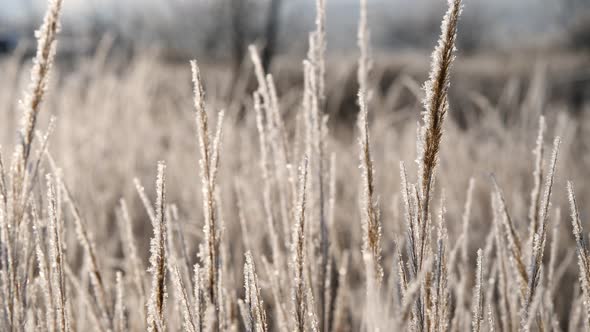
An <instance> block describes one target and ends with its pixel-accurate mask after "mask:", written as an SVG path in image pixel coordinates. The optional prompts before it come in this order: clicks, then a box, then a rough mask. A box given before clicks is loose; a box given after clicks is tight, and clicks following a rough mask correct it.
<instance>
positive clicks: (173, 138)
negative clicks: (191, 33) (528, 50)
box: [0, 0, 590, 332]
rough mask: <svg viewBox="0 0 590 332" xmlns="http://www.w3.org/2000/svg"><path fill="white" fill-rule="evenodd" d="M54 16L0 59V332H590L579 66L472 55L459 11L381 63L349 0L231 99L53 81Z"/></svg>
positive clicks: (141, 80)
mask: <svg viewBox="0 0 590 332" xmlns="http://www.w3.org/2000/svg"><path fill="white" fill-rule="evenodd" d="M65 1H67V0H65ZM61 6H62V0H51V1H49V9H48V11H47V14H46V17H45V20H44V23H43V26H42V27H41V29H40V30H39V31H40V32H39V34H38V51H37V54H36V56H35V58H34V61H33V62H32V63H30V61H28V60H27V61H24V62H23V59H22V57H21V56H20V55H19V54H18V51H17V52H16V53H15V54H14V55H12V56H9V57H6V58H2V59H0V73H2V84H1V85H0V110H1V111H2V114H1V117H2V118H1V121H0V129H1V133H0V143H1V146H2V148H1V149H0V157H1V158H0V330H3V331H21V330H25V331H84V330H88V331H128V330H129V331H142V330H149V331H168V330H169V331H180V330H183V331H189V332H196V331H256V332H260V331H323V332H328V331H392V330H393V331H396V330H403V331H405V330H409V331H467V330H472V331H474V332H479V331H582V330H588V329H590V261H589V260H590V253H589V252H588V248H587V236H586V234H587V233H585V232H586V231H587V230H588V229H590V228H589V227H590V225H589V224H588V222H587V221H586V220H585V216H587V215H588V213H589V212H590V210H588V204H585V202H586V200H587V199H590V187H589V186H588V185H587V182H586V181H587V179H588V176H590V171H589V169H590V158H589V157H588V156H590V151H589V150H590V141H589V140H588V139H587V137H590V132H589V131H590V119H587V117H588V116H589V115H588V114H589V111H590V71H589V70H588V68H590V66H589V65H590V60H589V58H588V56H587V54H582V53H577V54H570V53H551V52H547V53H546V54H535V55H534V56H531V55H530V54H520V55H499V54H495V55H488V56H486V55H477V56H475V55H474V56H469V57H468V56H463V55H462V54H461V50H460V49H459V50H455V47H454V43H455V38H456V34H457V33H459V34H460V33H461V21H460V12H461V8H462V3H461V1H460V0H450V1H449V9H448V11H447V13H446V15H445V17H444V18H442V22H443V24H442V26H441V35H440V39H439V42H438V44H437V45H433V47H434V52H433V55H432V58H428V57H427V56H424V55H417V54H396V55H391V54H389V55H386V54H375V55H373V53H372V51H371V46H370V38H369V35H370V33H369V31H368V29H367V26H366V20H367V17H366V10H364V9H365V8H366V0H361V8H362V9H363V10H361V13H360V15H359V17H360V19H359V33H358V45H359V52H358V54H350V55H346V56H336V55H330V56H329V57H327V56H326V44H325V30H324V29H325V19H326V17H325V13H324V11H323V8H324V7H323V6H324V1H323V0H318V7H317V20H316V30H315V31H313V32H312V33H311V34H310V38H309V44H310V45H309V53H308V56H307V58H306V59H305V60H304V61H303V63H302V64H301V61H300V59H292V58H289V57H286V56H285V57H283V58H278V59H277V60H276V61H275V63H274V65H273V67H272V68H271V70H270V72H269V73H264V72H263V70H262V67H261V65H260V60H259V57H258V51H257V49H256V47H254V46H252V47H251V48H250V54H251V61H250V62H249V64H248V65H247V66H245V68H244V70H243V75H241V76H240V77H238V78H237V79H235V78H232V77H231V72H230V71H229V70H227V69H226V68H225V67H224V65H223V64H219V63H215V62H214V61H209V62H207V61H205V60H204V61H203V62H198V63H197V62H191V63H190V65H189V64H188V63H186V64H178V63H170V62H166V61H164V60H162V59H161V58H159V57H157V56H155V55H154V54H151V53H149V52H147V51H146V52H145V53H143V54H139V55H137V56H135V57H133V58H132V59H120V58H117V57H116V56H112V55H110V49H109V43H108V40H107V39H105V41H104V43H103V45H100V46H99V47H98V48H97V52H96V54H95V55H93V56H91V57H81V58H72V59H69V58H68V59H67V60H64V59H60V57H59V43H56V42H55V41H56V40H59V34H58V31H59V28H58V27H59V17H60V8H61ZM465 10H466V11H467V10H469V7H468V6H467V7H466V8H465ZM328 19H329V17H328ZM56 52H57V56H55V53H56ZM424 81H425V82H426V83H425V84H423V83H422V82H424ZM568 181H571V182H568Z"/></svg>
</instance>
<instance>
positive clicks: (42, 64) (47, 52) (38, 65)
mask: <svg viewBox="0 0 590 332" xmlns="http://www.w3.org/2000/svg"><path fill="white" fill-rule="evenodd" d="M62 4H63V1H62V0H50V2H49V7H48V9H47V11H46V12H45V18H44V19H43V24H42V25H41V28H40V29H39V30H38V31H37V32H36V33H35V35H36V37H37V54H36V56H35V59H34V63H33V68H32V69H31V83H30V85H29V87H28V89H27V93H26V95H25V98H24V101H23V103H22V107H23V117H22V122H21V129H20V132H19V134H20V149H22V158H23V164H27V161H28V158H29V153H30V150H31V144H32V142H33V138H34V131H35V125H36V123H37V115H38V114H39V109H40V105H41V102H42V101H43V96H44V95H45V92H46V90H47V84H48V82H49V76H50V72H51V67H52V66H53V59H54V57H55V52H56V43H57V41H56V40H57V38H56V37H57V34H58V32H59V28H60V26H59V25H60V23H59V20H60V16H61V8H62Z"/></svg>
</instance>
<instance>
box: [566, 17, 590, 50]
mask: <svg viewBox="0 0 590 332" xmlns="http://www.w3.org/2000/svg"><path fill="white" fill-rule="evenodd" d="M568 37H569V44H570V46H571V47H572V48H573V49H579V50H588V49H590V9H586V10H585V11H584V12H583V13H580V14H578V15H577V16H576V18H575V19H574V21H573V22H572V23H571V25H570V26H569V29H568Z"/></svg>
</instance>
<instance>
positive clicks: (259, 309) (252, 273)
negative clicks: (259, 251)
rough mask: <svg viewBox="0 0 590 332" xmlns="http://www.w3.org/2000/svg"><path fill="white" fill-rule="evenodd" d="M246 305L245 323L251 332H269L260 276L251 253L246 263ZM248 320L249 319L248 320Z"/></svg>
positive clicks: (247, 256) (247, 255) (248, 254)
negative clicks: (257, 273) (259, 281)
mask: <svg viewBox="0 0 590 332" xmlns="http://www.w3.org/2000/svg"><path fill="white" fill-rule="evenodd" d="M244 288H245V298H244V303H245V305H246V308H247V312H246V317H244V318H245V321H246V322H247V323H246V325H247V326H249V327H250V329H249V331H253V332H267V331H268V325H267V323H266V311H265V309H264V301H263V300H262V296H261V295H260V286H259V283H258V276H257V275H256V269H255V267H254V258H253V257H252V253H251V252H247V253H246V262H245V263H244ZM246 318H247V319H246Z"/></svg>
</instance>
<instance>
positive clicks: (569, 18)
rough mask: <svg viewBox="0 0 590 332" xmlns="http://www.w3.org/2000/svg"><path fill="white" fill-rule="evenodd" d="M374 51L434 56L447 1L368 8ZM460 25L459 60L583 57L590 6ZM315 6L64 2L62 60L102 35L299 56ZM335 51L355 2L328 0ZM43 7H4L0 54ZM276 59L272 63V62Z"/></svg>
mask: <svg viewBox="0 0 590 332" xmlns="http://www.w3.org/2000/svg"><path fill="white" fill-rule="evenodd" d="M368 3H369V11H370V12H369V17H370V28H371V31H372V37H373V46H374V47H375V48H376V49H377V50H381V51H391V50H401V49H404V50H407V49H430V48H431V47H432V45H433V42H434V41H435V40H436V39H435V38H436V35H437V31H438V30H439V24H440V17H441V15H442V13H443V10H444V8H445V6H446V4H445V1H444V0H413V1H409V0H369V1H368ZM465 6H466V8H467V9H468V10H466V11H465V13H464V15H463V17H462V22H461V34H460V35H459V47H460V48H461V50H462V52H478V51H483V50H485V51H486V52H489V51H492V50H493V51H504V52H510V51H514V50H517V49H519V50H523V49H526V50H530V49H543V50H545V51H546V50H555V49H587V48H588V47H590V1H587V0H520V1H510V0H497V1H484V0H467V1H465ZM314 7H315V5H314V1H311V0H143V1H139V0H124V1H120V0H119V1H117V0H68V1H65V8H64V10H65V14H64V18H63V22H64V23H63V36H62V37H61V40H62V41H63V42H62V44H64V45H62V46H61V51H62V52H73V53H84V52H91V51H92V49H93V47H95V46H96V45H97V44H98V40H100V39H101V38H102V37H103V36H104V35H105V34H109V35H111V36H112V37H113V38H114V39H115V46H116V48H119V49H121V50H127V51H129V50H138V49H142V48H145V47H151V48H153V47H157V48H159V49H160V50H161V52H162V54H163V55H165V56H166V57H169V58H187V57H194V56H200V57H203V56H211V57H213V56H214V57H215V58H216V59H219V60H232V61H237V60H236V59H235V58H242V57H243V54H242V53H243V52H244V46H243V45H247V44H249V43H252V42H255V41H258V42H260V43H264V44H267V45H268V46H269V48H271V49H272V50H271V52H270V53H271V54H272V55H274V54H275V53H276V54H285V53H289V54H297V53H298V54H299V55H302V54H304V53H305V51H306V49H307V33H308V31H310V30H311V29H312V28H313V23H314V21H313V20H314V15H315V14H314V12H315V8H314ZM327 7H328V9H327V16H328V26H327V32H328V42H329V50H330V51H331V52H337V51H338V52H339V51H343V50H351V49H354V48H355V47H356V40H355V38H351V36H354V35H355V33H356V26H357V20H358V1H356V0H328V1H327ZM45 8H46V1H45V0H0V44H1V45H2V46H0V52H7V51H9V50H10V49H13V48H14V47H16V44H18V43H19V42H21V41H22V42H27V41H28V42H29V43H30V44H31V47H32V43H31V39H32V36H33V34H32V32H33V31H34V29H35V28H36V27H37V26H38V25H39V21H40V18H41V15H42V13H43V12H44V10H45ZM272 55H269V56H271V57H272Z"/></svg>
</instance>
